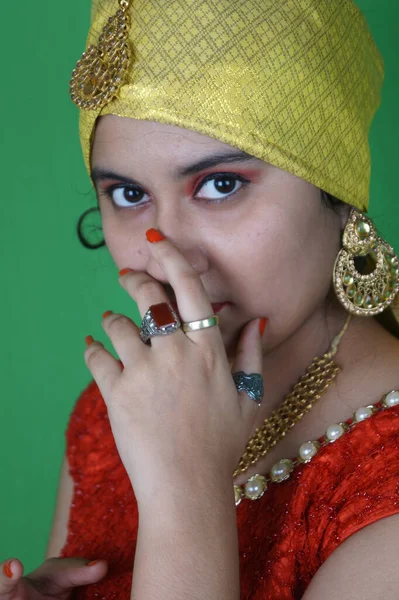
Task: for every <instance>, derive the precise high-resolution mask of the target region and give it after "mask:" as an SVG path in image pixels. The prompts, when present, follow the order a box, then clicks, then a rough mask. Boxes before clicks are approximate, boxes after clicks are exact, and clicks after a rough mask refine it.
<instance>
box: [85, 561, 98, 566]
mask: <svg viewBox="0 0 399 600" xmlns="http://www.w3.org/2000/svg"><path fill="white" fill-rule="evenodd" d="M98 562H99V561H98V560H92V561H91V562H89V563H87V565H86V567H92V566H93V565H96V564H97V563H98Z"/></svg>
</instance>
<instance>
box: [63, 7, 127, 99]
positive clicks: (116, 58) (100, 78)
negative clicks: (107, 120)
mask: <svg viewBox="0 0 399 600" xmlns="http://www.w3.org/2000/svg"><path fill="white" fill-rule="evenodd" d="M129 5H130V0H119V7H120V8H119V10H118V11H117V12H116V13H115V14H114V15H113V16H112V17H110V18H109V19H108V21H107V23H106V25H105V27H104V28H103V30H102V32H101V35H100V39H99V42H98V46H94V45H91V46H89V47H88V48H87V50H86V51H85V52H83V54H82V57H81V59H80V60H78V62H77V63H76V68H75V69H74V70H73V71H72V79H71V82H70V95H71V98H72V100H73V102H74V103H75V104H77V106H79V108H82V109H85V110H95V109H100V108H103V107H104V106H105V105H106V104H108V103H109V102H110V101H111V100H112V99H113V98H114V97H115V96H116V95H117V93H118V92H119V90H120V88H121V87H122V85H123V84H124V83H125V79H126V76H127V73H128V69H129V64H130V58H131V51H130V47H129V31H130V16H129V13H128V9H129Z"/></svg>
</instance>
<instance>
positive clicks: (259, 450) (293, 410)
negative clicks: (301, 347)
mask: <svg viewBox="0 0 399 600" xmlns="http://www.w3.org/2000/svg"><path fill="white" fill-rule="evenodd" d="M350 319H351V315H349V316H348V317H347V319H346V321H345V325H344V326H343V328H342V330H341V331H340V333H339V334H338V335H337V336H336V337H335V338H334V339H333V341H332V343H331V346H330V349H329V350H328V352H326V354H324V356H323V357H322V358H318V357H315V358H314V360H313V362H312V364H311V365H310V366H309V367H308V368H307V370H306V372H305V374H304V375H302V376H301V378H300V379H299V381H298V382H297V383H296V384H295V385H294V387H293V388H292V391H291V392H290V393H289V394H288V395H287V396H286V397H285V399H284V400H283V402H282V404H281V405H280V406H279V407H278V408H277V409H275V410H274V411H273V412H272V414H271V415H270V417H267V418H266V419H265V420H264V422H263V425H262V426H261V427H259V428H258V429H256V431H255V433H254V434H253V435H252V436H251V437H250V439H249V440H248V443H247V446H246V448H245V452H244V454H243V455H242V457H241V458H240V461H239V463H238V466H237V468H236V470H235V471H234V474H233V478H234V477H236V476H237V475H238V474H239V473H244V472H245V471H246V470H247V469H248V468H249V467H250V466H251V465H254V464H255V463H256V462H258V461H259V460H260V459H261V458H262V457H263V456H265V455H266V454H267V453H268V452H269V451H270V450H271V449H272V448H274V446H275V445H276V444H277V443H278V442H279V441H280V440H281V439H282V438H283V437H284V436H285V435H286V434H287V432H288V431H289V430H290V429H292V427H294V425H295V424H296V423H298V421H299V420H300V419H301V418H302V417H303V416H304V415H306V413H308V412H309V411H310V409H311V408H312V406H313V405H314V403H315V402H317V400H319V399H320V398H321V396H322V395H323V394H324V393H325V392H326V390H327V388H328V387H329V385H331V383H332V382H333V381H334V379H335V378H336V376H337V375H338V373H339V372H340V370H341V369H340V367H338V366H337V365H336V364H335V362H334V361H333V360H332V358H333V356H334V355H335V354H336V352H337V350H338V346H339V343H340V341H341V339H342V336H343V335H344V333H345V331H346V330H347V328H348V325H349V321H350Z"/></svg>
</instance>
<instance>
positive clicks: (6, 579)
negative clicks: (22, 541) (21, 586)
mask: <svg viewBox="0 0 399 600" xmlns="http://www.w3.org/2000/svg"><path fill="white" fill-rule="evenodd" d="M23 572H24V567H23V565H22V563H21V562H20V561H19V560H16V559H15V558H14V559H12V558H10V559H8V560H5V561H3V562H2V563H0V600H3V598H10V597H11V596H10V594H11V592H12V591H13V590H14V588H15V586H16V585H17V583H18V581H19V580H20V579H21V577H22V575H23Z"/></svg>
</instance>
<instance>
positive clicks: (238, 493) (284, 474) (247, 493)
mask: <svg viewBox="0 0 399 600" xmlns="http://www.w3.org/2000/svg"><path fill="white" fill-rule="evenodd" d="M398 405H399V390H392V391H390V392H388V393H387V394H385V396H383V398H382V399H381V400H380V401H379V402H377V403H376V404H369V405H367V406H362V407H360V408H358V409H357V410H356V411H355V412H354V414H353V416H352V418H350V419H348V421H346V422H343V423H334V424H333V425H330V426H329V427H327V430H326V433H325V435H324V436H323V437H321V438H319V439H318V440H313V441H309V442H305V443H304V444H302V445H301V446H300V448H299V451H298V456H297V458H295V459H289V458H283V459H282V460H279V461H278V462H277V463H276V464H274V465H273V466H272V468H271V469H270V472H269V473H268V475H260V474H258V473H257V474H255V475H252V477H250V478H249V479H248V481H247V482H246V483H245V484H241V485H239V484H236V485H234V496H235V503H236V506H238V505H239V504H240V502H241V501H242V500H243V499H244V498H247V499H248V500H259V498H261V497H262V496H263V494H264V493H265V492H266V490H267V487H268V484H269V483H282V482H283V481H285V480H286V479H289V478H290V477H291V474H292V472H293V471H294V469H295V468H296V467H297V466H299V465H301V464H306V463H309V462H310V461H311V460H312V458H314V457H315V456H316V454H318V452H319V451H320V450H321V449H322V448H324V447H325V446H327V445H328V444H331V443H333V442H335V441H336V440H338V439H339V438H341V437H342V436H343V435H344V434H345V433H347V432H348V431H350V430H351V429H353V428H354V427H356V425H357V424H358V423H361V422H362V421H365V420H366V419H368V418H369V417H371V416H372V415H374V414H375V413H377V412H381V411H384V410H386V409H387V408H392V407H393V406H398Z"/></svg>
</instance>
